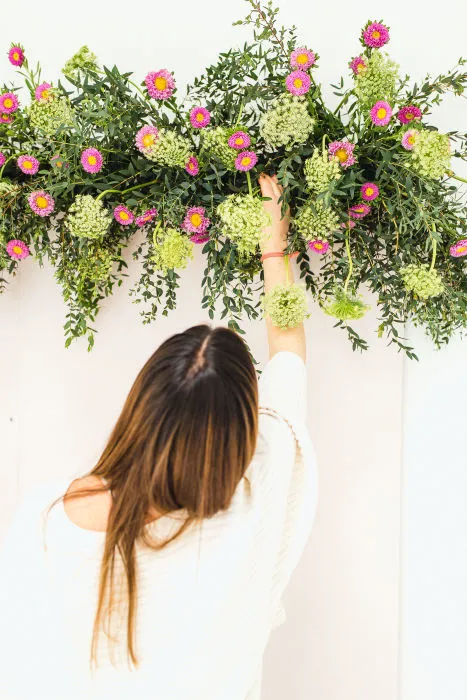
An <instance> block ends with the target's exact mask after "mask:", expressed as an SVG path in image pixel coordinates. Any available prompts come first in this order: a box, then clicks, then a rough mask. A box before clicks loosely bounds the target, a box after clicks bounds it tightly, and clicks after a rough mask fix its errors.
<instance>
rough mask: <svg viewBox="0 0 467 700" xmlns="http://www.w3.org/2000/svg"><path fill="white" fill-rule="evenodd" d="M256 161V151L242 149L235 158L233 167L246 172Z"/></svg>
mask: <svg viewBox="0 0 467 700" xmlns="http://www.w3.org/2000/svg"><path fill="white" fill-rule="evenodd" d="M257 162H258V156H257V155H256V153H254V151H242V152H241V153H239V154H238V156H237V157H236V158H235V167H236V168H237V170H241V171H242V172H246V171H247V170H251V169H252V168H254V167H255V165H256V163H257Z"/></svg>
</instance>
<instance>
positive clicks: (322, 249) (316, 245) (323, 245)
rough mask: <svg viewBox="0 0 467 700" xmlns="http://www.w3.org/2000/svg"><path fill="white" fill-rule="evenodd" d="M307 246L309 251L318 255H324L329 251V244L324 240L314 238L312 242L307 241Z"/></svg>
mask: <svg viewBox="0 0 467 700" xmlns="http://www.w3.org/2000/svg"><path fill="white" fill-rule="evenodd" d="M307 245H308V248H309V249H310V250H314V252H315V253H319V254H320V255H324V254H325V253H327V252H328V250H329V242H328V241H326V240H325V239H324V238H314V239H313V240H312V241H308V243H307Z"/></svg>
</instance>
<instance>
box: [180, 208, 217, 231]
mask: <svg viewBox="0 0 467 700" xmlns="http://www.w3.org/2000/svg"><path fill="white" fill-rule="evenodd" d="M205 214H206V210H205V208H204V207H190V208H189V209H188V210H187V212H186V214H185V218H184V220H183V223H182V228H183V229H184V230H185V231H188V232H189V233H206V231H207V229H208V227H209V225H210V223H211V222H210V220H209V219H208V218H207V217H206V216H205Z"/></svg>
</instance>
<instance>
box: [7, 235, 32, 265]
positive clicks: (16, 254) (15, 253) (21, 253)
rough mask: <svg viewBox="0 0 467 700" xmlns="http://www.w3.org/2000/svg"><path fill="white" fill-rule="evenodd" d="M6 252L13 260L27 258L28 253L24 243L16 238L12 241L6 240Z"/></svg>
mask: <svg viewBox="0 0 467 700" xmlns="http://www.w3.org/2000/svg"><path fill="white" fill-rule="evenodd" d="M6 252H7V253H8V255H9V256H10V258H13V260H24V258H27V257H28V255H29V254H30V253H29V248H28V246H27V245H26V243H23V241H19V240H17V239H16V238H15V239H13V240H12V241H8V243H7V246H6Z"/></svg>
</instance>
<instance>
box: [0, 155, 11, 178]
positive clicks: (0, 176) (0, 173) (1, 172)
mask: <svg viewBox="0 0 467 700" xmlns="http://www.w3.org/2000/svg"><path fill="white" fill-rule="evenodd" d="M13 158H14V156H10V157H9V158H7V159H6V161H5V162H4V163H3V165H2V168H1V169H0V180H1V178H2V177H3V171H4V170H5V167H6V164H7V163H8V161H10V160H13Z"/></svg>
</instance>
